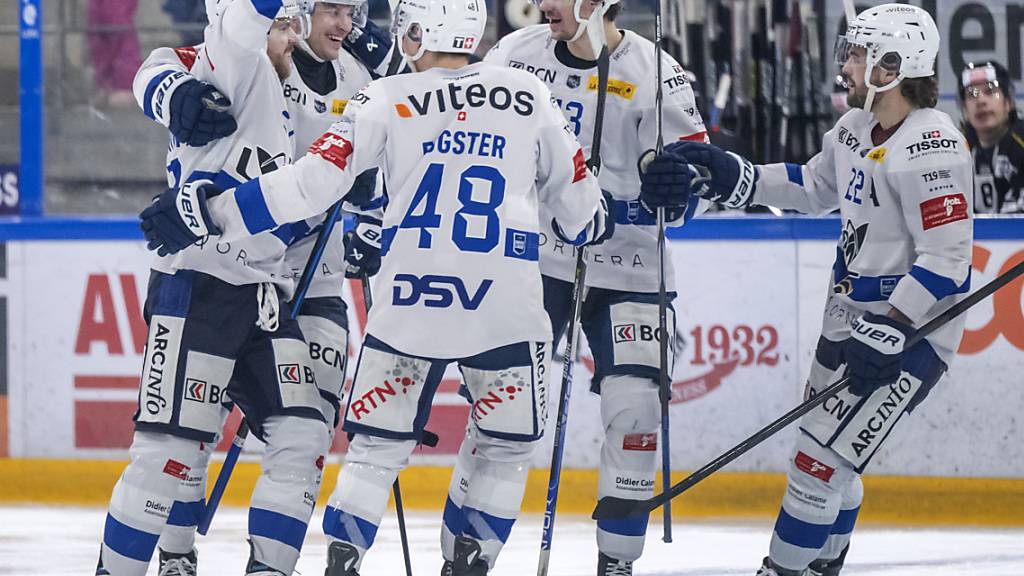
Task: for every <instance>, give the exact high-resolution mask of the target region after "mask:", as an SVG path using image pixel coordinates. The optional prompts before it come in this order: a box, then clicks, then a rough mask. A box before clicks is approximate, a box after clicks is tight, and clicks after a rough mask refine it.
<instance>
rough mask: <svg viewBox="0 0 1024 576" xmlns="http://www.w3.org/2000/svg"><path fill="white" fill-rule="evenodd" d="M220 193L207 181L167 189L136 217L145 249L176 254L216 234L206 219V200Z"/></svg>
mask: <svg viewBox="0 0 1024 576" xmlns="http://www.w3.org/2000/svg"><path fill="white" fill-rule="evenodd" d="M220 192H221V190H220V189H218V188H217V187H215V186H214V185H213V184H211V183H210V181H209V180H197V181H195V182H189V183H188V184H185V185H184V186H182V187H181V188H168V189H167V190H165V191H164V193H163V194H161V195H159V196H157V197H156V199H155V200H154V201H153V203H152V204H150V205H149V206H147V207H146V209H145V210H143V211H142V213H140V214H139V218H140V219H141V220H142V221H141V222H140V224H139V227H140V228H142V233H143V235H145V237H146V247H147V248H149V249H150V250H155V251H156V253H157V254H159V255H161V256H167V255H168V254H177V253H178V252H181V251H182V250H184V249H185V248H187V247H189V246H191V245H192V244H195V243H196V242H198V241H199V240H202V239H203V238H206V237H207V236H211V235H213V236H216V235H218V234H220V232H221V230H220V228H219V227H218V226H217V225H216V224H215V223H214V221H213V219H212V218H210V213H209V211H208V210H207V209H206V198H207V197H208V196H209V197H212V196H216V195H217V194H220Z"/></svg>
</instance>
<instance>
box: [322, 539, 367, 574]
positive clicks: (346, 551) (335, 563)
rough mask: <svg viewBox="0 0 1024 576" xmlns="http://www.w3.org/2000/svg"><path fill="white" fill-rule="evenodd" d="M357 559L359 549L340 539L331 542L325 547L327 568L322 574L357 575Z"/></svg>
mask: <svg viewBox="0 0 1024 576" xmlns="http://www.w3.org/2000/svg"><path fill="white" fill-rule="evenodd" d="M358 561H359V550H356V547H355V546H353V545H351V544H349V543H348V542H342V541H340V540H337V541H334V542H331V545H330V546H328V547H327V570H324V576H359V572H356V562H358Z"/></svg>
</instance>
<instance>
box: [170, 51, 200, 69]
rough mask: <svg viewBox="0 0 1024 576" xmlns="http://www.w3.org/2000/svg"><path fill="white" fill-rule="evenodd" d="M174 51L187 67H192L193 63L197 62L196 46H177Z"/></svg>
mask: <svg viewBox="0 0 1024 576" xmlns="http://www.w3.org/2000/svg"><path fill="white" fill-rule="evenodd" d="M174 53H175V54H177V55H178V60H181V63H182V64H184V65H185V68H188V69H189V70H191V69H192V65H193V64H195V63H196V56H198V53H197V52H196V49H195V46H183V47H181V48H175V49H174Z"/></svg>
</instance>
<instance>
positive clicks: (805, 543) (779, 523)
mask: <svg viewBox="0 0 1024 576" xmlns="http://www.w3.org/2000/svg"><path fill="white" fill-rule="evenodd" d="M831 531H832V524H811V523H810V522H804V521H803V520H800V519H798V518H794V517H793V516H790V515H789V513H788V512H786V509H785V508H782V509H781V510H779V519H778V520H776V521H775V533H776V534H778V535H779V539H780V540H782V541H783V542H785V543H786V544H791V545H793V546H799V547H800V548H811V549H814V550H819V549H821V547H822V546H824V545H825V542H826V541H828V535H829V532H831Z"/></svg>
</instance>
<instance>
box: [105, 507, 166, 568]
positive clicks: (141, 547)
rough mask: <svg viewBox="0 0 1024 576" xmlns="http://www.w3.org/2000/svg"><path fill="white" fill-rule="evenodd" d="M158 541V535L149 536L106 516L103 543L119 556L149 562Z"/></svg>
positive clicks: (147, 533)
mask: <svg viewBox="0 0 1024 576" xmlns="http://www.w3.org/2000/svg"><path fill="white" fill-rule="evenodd" d="M159 539H160V535H159V534H150V533H149V532H143V531H142V530H139V529H136V528H132V527H131V526H128V525H127V524H122V523H120V522H118V521H117V519H116V518H114V517H113V516H111V515H110V514H109V513H108V514H107V522H106V525H105V526H104V527H103V543H104V544H106V545H107V548H110V549H111V550H113V551H114V552H117V553H118V554H120V555H121V556H125V557H127V558H131V559H132V560H138V561H139V562H149V560H150V559H151V558H152V557H153V550H155V549H156V542H157V540H159Z"/></svg>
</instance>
